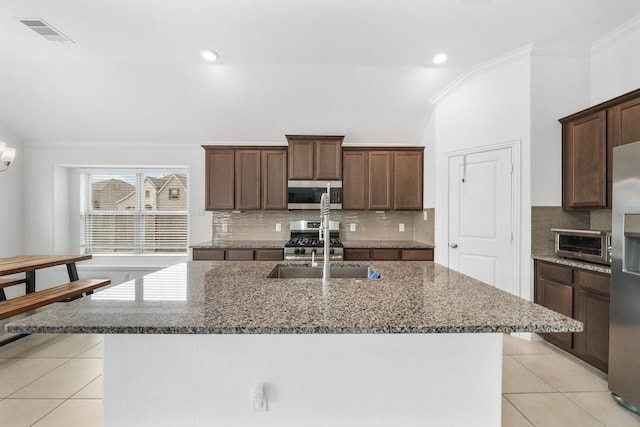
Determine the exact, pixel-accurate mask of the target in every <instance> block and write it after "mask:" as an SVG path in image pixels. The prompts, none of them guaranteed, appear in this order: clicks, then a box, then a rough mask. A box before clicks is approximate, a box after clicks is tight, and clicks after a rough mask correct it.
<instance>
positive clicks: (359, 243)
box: [342, 240, 434, 249]
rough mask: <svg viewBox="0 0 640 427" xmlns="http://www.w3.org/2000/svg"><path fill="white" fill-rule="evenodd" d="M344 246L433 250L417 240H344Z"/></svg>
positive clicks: (430, 246)
mask: <svg viewBox="0 0 640 427" xmlns="http://www.w3.org/2000/svg"><path fill="white" fill-rule="evenodd" d="M342 245H343V246H344V247H345V248H347V249H349V248H354V249H356V248H363V249H368V248H371V249H385V248H403V249H433V248H434V246H433V245H429V244H427V243H422V242H418V241H416V240H343V241H342Z"/></svg>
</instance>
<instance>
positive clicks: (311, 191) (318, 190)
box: [287, 180, 342, 210]
mask: <svg viewBox="0 0 640 427" xmlns="http://www.w3.org/2000/svg"><path fill="white" fill-rule="evenodd" d="M327 184H329V185H330V190H329V207H330V208H331V209H333V210H336V209H337V210H339V209H342V181H297V180H291V181H289V182H288V184H287V207H288V208H289V209H320V198H321V197H322V194H324V193H326V192H327Z"/></svg>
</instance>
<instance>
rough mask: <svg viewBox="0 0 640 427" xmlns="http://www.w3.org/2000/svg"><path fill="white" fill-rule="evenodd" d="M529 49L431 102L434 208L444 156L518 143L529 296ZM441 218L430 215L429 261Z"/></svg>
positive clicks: (443, 230) (442, 242)
mask: <svg viewBox="0 0 640 427" xmlns="http://www.w3.org/2000/svg"><path fill="white" fill-rule="evenodd" d="M530 52H531V49H530V47H527V48H524V49H521V50H519V51H516V52H514V53H512V54H510V55H506V56H504V57H502V58H498V59H497V60H496V61H493V62H492V63H491V64H487V65H485V66H483V67H482V68H480V69H476V70H472V71H471V72H470V73H469V74H468V75H467V76H465V77H464V80H462V81H460V82H458V84H457V85H456V87H455V89H454V90H452V91H450V92H449V93H445V94H444V95H443V96H442V97H439V98H437V99H435V100H434V102H435V111H434V114H435V149H436V152H435V204H436V212H446V206H445V203H446V198H445V191H446V185H447V183H448V177H447V170H446V161H445V159H446V155H447V153H450V152H454V151H460V150H463V149H473V148H477V147H482V146H489V145H495V144H500V143H505V142H509V141H519V144H520V152H521V156H522V161H521V164H520V166H519V167H520V177H521V188H520V191H519V192H520V197H521V206H520V213H521V218H520V222H521V226H520V231H519V237H520V254H521V259H520V261H519V262H520V264H521V267H522V268H521V270H520V271H521V278H520V283H521V284H518V285H517V286H514V288H516V289H518V288H520V295H521V296H523V297H525V298H530V296H529V295H530V293H531V292H530V290H531V284H530V280H529V275H530V274H529V273H530V266H529V265H530V254H531V243H530V241H531V239H530V229H531V212H530V211H531V209H530V206H531V192H530V187H531V172H530V171H531V167H530V140H531V136H530V129H531V120H530V117H531V111H530V100H531V94H530V90H531V86H530V79H531V75H530V74H531V73H530V69H531V60H530ZM442 217H443V215H436V225H435V229H436V230H435V247H436V249H435V260H436V261H437V262H443V260H444V255H445V251H446V250H447V247H448V242H447V227H446V224H445V223H444V222H445V221H443V218H442Z"/></svg>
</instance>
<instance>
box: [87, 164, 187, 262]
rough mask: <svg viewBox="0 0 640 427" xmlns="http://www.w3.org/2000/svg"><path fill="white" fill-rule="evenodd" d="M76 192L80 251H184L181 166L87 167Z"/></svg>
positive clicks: (184, 179) (184, 198)
mask: <svg viewBox="0 0 640 427" xmlns="http://www.w3.org/2000/svg"><path fill="white" fill-rule="evenodd" d="M80 193H81V194H80V215H81V230H80V235H81V247H82V248H83V249H84V252H85V253H91V254H106V253H109V254H113V253H118V254H128V253H135V254H157V253H181V254H182V253H186V252H187V231H188V215H187V212H188V208H187V206H188V200H187V197H188V185H187V174H186V171H153V172H149V171H141V170H117V171H109V172H104V171H100V170H92V171H86V172H83V173H81V174H80Z"/></svg>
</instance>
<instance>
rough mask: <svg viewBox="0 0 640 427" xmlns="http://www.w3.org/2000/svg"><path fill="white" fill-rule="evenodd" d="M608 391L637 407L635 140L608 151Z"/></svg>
mask: <svg viewBox="0 0 640 427" xmlns="http://www.w3.org/2000/svg"><path fill="white" fill-rule="evenodd" d="M612 251H613V252H612V253H613V259H612V263H611V326H610V331H609V334H610V335H609V390H611V392H612V393H613V397H614V399H616V401H618V403H620V404H622V405H623V406H625V407H627V409H631V410H633V411H635V412H638V410H639V408H640V141H639V142H635V143H633V144H626V145H622V146H619V147H615V148H614V149H613V210H612Z"/></svg>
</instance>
